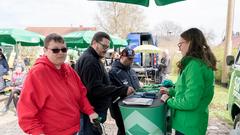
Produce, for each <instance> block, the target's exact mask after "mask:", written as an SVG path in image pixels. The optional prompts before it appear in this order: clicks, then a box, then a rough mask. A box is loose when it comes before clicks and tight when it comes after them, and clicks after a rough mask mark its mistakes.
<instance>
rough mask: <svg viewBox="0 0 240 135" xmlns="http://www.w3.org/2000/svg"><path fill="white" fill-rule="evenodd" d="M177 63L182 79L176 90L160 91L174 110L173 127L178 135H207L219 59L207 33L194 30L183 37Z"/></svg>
mask: <svg viewBox="0 0 240 135" xmlns="http://www.w3.org/2000/svg"><path fill="white" fill-rule="evenodd" d="M178 47H179V51H181V53H182V56H183V57H182V59H181V60H180V61H179V62H178V63H177V66H178V68H179V77H178V79H177V82H176V84H175V88H171V89H170V90H168V89H167V88H165V87H162V88H161V89H160V91H161V92H166V94H163V96H162V98H161V99H162V100H163V101H164V102H166V103H167V105H168V106H169V107H170V108H171V109H172V110H173V112H172V127H173V128H174V129H175V130H176V135H205V134H206V130H207V125H208V105H209V104H210V102H211V101H212V98H213V95H214V70H216V58H215V56H214V55H213V53H212V51H211V49H210V47H209V46H208V45H207V41H206V39H205V37H204V35H203V33H202V32H201V31H200V30H199V29H197V28H191V29H188V30H187V31H185V32H183V33H182V34H181V37H180V40H179V43H178Z"/></svg>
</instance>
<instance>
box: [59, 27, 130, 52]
mask: <svg viewBox="0 0 240 135" xmlns="http://www.w3.org/2000/svg"><path fill="white" fill-rule="evenodd" d="M96 32H97V31H77V32H72V33H69V34H67V35H65V36H64V40H65V42H66V44H67V46H68V47H69V48H87V47H88V46H89V45H90V44H91V41H92V38H93V36H94V34H95V33H96ZM110 37H111V43H110V48H119V47H125V46H127V41H126V40H124V39H121V38H119V37H117V36H112V35H110Z"/></svg>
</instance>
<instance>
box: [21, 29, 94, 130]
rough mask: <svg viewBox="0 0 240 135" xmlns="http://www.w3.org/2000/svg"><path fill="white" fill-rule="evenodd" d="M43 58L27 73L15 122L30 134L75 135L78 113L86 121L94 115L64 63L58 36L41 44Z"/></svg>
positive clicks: (74, 76)
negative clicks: (85, 118) (42, 45)
mask: <svg viewBox="0 0 240 135" xmlns="http://www.w3.org/2000/svg"><path fill="white" fill-rule="evenodd" d="M43 49H44V55H43V56H42V57H40V58H38V59H37V60H36V62H35V64H34V65H33V67H32V68H31V70H30V71H29V73H28V75H27V77H26V80H25V82H24V85H23V89H22V92H21V95H20V98H19V101H18V107H17V114H18V123H19V126H20V127H21V128H22V129H23V131H24V132H25V133H27V134H32V135H40V134H41V135H42V134H46V135H75V134H77V132H78V131H79V129H80V121H79V119H80V112H82V113H85V114H87V115H88V116H89V118H90V121H91V122H93V119H97V118H98V115H97V114H96V113H95V112H94V110H93V107H92V106H91V105H90V103H89V101H88V99H87V97H86V93H87V90H86V88H85V86H84V85H83V84H82V82H81V80H80V78H79V77H78V75H77V74H76V72H75V71H74V70H73V69H72V68H71V67H70V66H69V65H68V64H65V63H64V61H65V59H66V56H67V50H68V49H67V47H66V44H65V43H64V40H63V38H62V37H61V36H60V35H58V34H54V33H53V34H50V35H48V36H47V37H46V38H45V41H44V48H43Z"/></svg>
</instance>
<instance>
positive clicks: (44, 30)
mask: <svg viewBox="0 0 240 135" xmlns="http://www.w3.org/2000/svg"><path fill="white" fill-rule="evenodd" d="M26 30H28V31H32V32H36V33H39V34H41V35H43V36H47V35H49V34H51V33H57V34H59V35H62V36H63V35H65V34H67V33H71V32H74V31H85V30H96V27H83V26H82V25H80V26H79V27H27V28H26Z"/></svg>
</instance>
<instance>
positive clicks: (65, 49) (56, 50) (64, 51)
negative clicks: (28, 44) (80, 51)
mask: <svg viewBox="0 0 240 135" xmlns="http://www.w3.org/2000/svg"><path fill="white" fill-rule="evenodd" d="M46 49H50V50H52V52H53V53H59V52H60V51H62V53H66V52H67V50H68V49H67V48H66V47H64V48H61V49H59V48H46Z"/></svg>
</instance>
